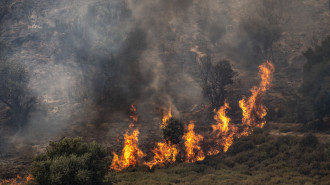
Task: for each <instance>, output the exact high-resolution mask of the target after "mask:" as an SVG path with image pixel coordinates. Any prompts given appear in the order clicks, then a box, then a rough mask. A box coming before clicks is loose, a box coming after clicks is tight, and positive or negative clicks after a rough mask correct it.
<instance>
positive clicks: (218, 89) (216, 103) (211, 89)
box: [202, 60, 236, 109]
mask: <svg viewBox="0 0 330 185" xmlns="http://www.w3.org/2000/svg"><path fill="white" fill-rule="evenodd" d="M204 68H206V70H203V71H205V72H204V73H202V78H203V91H204V95H205V96H207V97H208V99H209V100H210V102H211V104H212V107H211V108H212V109H218V108H220V106H221V105H223V103H224V101H225V97H226V93H227V92H226V90H225V87H226V86H227V85H229V84H232V83H233V77H234V76H235V75H236V72H234V71H233V69H232V68H231V65H230V63H229V61H227V60H222V61H220V62H218V63H217V64H216V65H214V66H213V65H212V64H211V63H210V62H208V64H205V67H204ZM206 71H207V72H206Z"/></svg>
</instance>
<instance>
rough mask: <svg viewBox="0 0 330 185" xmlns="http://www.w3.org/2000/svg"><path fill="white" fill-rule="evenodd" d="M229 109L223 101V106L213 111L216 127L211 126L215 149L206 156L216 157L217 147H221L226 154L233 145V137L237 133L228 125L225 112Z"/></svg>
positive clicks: (228, 120)
mask: <svg viewBox="0 0 330 185" xmlns="http://www.w3.org/2000/svg"><path fill="white" fill-rule="evenodd" d="M227 109H230V107H229V104H228V103H227V101H225V104H224V105H223V106H222V107H221V108H220V109H219V110H218V111H215V110H214V112H215V116H214V120H215V121H216V122H217V124H216V125H211V126H212V129H213V134H215V139H216V144H217V147H216V148H212V149H211V150H210V151H209V152H208V155H216V154H218V153H220V149H219V148H218V147H219V146H222V147H223V151H224V152H227V150H228V148H229V147H230V146H231V145H232V144H233V141H234V135H235V134H236V133H237V127H235V126H233V125H230V126H229V122H230V118H229V117H227V116H226V110H227Z"/></svg>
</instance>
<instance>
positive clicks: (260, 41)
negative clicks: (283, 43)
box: [240, 0, 284, 61]
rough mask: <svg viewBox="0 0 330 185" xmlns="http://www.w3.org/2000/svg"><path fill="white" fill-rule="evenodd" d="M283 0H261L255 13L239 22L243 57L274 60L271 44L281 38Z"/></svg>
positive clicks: (256, 59)
mask: <svg viewBox="0 0 330 185" xmlns="http://www.w3.org/2000/svg"><path fill="white" fill-rule="evenodd" d="M283 3H284V1H283V0H262V1H261V3H260V4H259V5H258V8H257V10H256V11H255V12H256V13H255V14H252V15H251V16H250V17H247V18H246V19H243V21H242V22H241V23H240V27H241V30H242V31H243V32H242V33H243V35H244V39H242V43H241V44H242V47H243V48H244V50H243V52H245V53H244V54H245V55H246V56H245V57H247V58H250V60H254V61H263V60H265V59H268V60H272V61H274V53H273V45H274V43H275V42H277V41H278V40H279V39H280V38H281V32H282V28H281V23H282V22H283Z"/></svg>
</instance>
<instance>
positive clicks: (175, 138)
mask: <svg viewBox="0 0 330 185" xmlns="http://www.w3.org/2000/svg"><path fill="white" fill-rule="evenodd" d="M183 131H184V126H183V123H182V122H180V121H179V120H177V119H174V118H170V119H169V120H168V124H167V126H166V127H165V128H164V129H163V135H164V139H165V140H166V141H167V142H171V143H172V144H178V143H180V141H181V139H182V136H183Z"/></svg>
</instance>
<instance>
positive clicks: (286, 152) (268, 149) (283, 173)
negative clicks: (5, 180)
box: [114, 129, 330, 185]
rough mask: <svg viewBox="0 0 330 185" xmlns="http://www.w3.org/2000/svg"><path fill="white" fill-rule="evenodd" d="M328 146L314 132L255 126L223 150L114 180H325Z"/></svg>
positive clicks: (194, 182) (328, 166) (194, 184)
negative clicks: (276, 133) (281, 133)
mask: <svg viewBox="0 0 330 185" xmlns="http://www.w3.org/2000/svg"><path fill="white" fill-rule="evenodd" d="M327 151H329V146H327V145H325V144H323V143H321V142H320V141H319V140H318V139H317V138H316V137H315V136H314V135H311V134H308V135H305V136H303V137H296V136H278V137H275V136H272V135H270V134H269V132H268V131H267V130H265V129H256V130H255V131H254V133H253V134H252V135H250V136H248V137H242V138H240V139H237V140H236V141H235V142H234V144H233V145H232V146H231V147H230V148H229V150H228V152H227V153H223V154H220V155H217V156H211V157H210V156H209V157H207V158H206V159H205V160H204V161H201V162H196V163H175V164H172V165H171V166H170V167H166V168H158V169H155V171H153V172H149V171H147V170H146V169H144V168H143V169H142V168H141V169H137V170H136V171H131V172H125V173H118V174H116V176H115V177H114V178H115V179H116V180H115V184H120V185H122V184H137V185H138V184H143V185H148V184H150V185H151V184H164V185H165V184H192V185H199V184H211V185H212V184H329V183H330V180H329V175H328V174H329V172H330V163H329V157H330V156H329V155H328V153H327Z"/></svg>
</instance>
